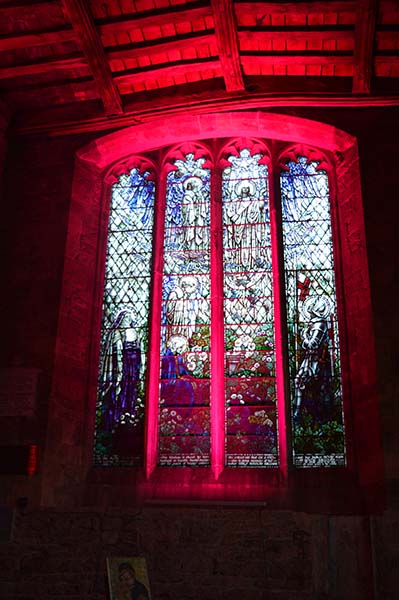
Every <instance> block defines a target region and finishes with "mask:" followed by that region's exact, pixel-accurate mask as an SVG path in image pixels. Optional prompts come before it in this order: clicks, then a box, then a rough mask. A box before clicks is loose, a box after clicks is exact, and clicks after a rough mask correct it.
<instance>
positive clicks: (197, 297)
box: [166, 275, 206, 340]
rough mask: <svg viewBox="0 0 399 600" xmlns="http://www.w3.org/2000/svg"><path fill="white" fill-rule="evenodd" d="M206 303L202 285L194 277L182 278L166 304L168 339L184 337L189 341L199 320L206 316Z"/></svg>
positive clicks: (176, 283)
mask: <svg viewBox="0 0 399 600" xmlns="http://www.w3.org/2000/svg"><path fill="white" fill-rule="evenodd" d="M204 303H206V301H205V300H204V298H202V296H201V291H200V283H199V281H198V278H197V277H195V276H194V275H187V276H182V277H181V278H180V280H178V281H176V282H175V284H174V286H173V287H172V288H171V290H170V292H169V295H168V299H167V303H166V323H167V325H168V336H167V337H168V339H169V338H171V337H172V336H175V335H184V336H185V337H186V339H187V340H189V339H190V338H191V337H192V335H193V333H194V331H195V328H196V324H197V322H198V321H199V319H200V318H201V317H202V316H203V315H204V311H205V310H206V309H205V306H203V304H204Z"/></svg>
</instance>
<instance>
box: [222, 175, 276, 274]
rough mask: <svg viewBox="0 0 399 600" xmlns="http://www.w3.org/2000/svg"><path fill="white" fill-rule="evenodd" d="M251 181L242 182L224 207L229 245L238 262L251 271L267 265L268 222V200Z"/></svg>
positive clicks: (236, 186)
mask: <svg viewBox="0 0 399 600" xmlns="http://www.w3.org/2000/svg"><path fill="white" fill-rule="evenodd" d="M259 191H260V190H257V189H256V185H255V183H254V182H253V181H252V180H249V179H246V180H241V181H239V182H238V183H237V184H236V185H235V187H234V191H233V194H232V196H231V201H230V202H229V201H227V202H226V204H225V222H226V225H227V226H228V227H227V230H226V235H227V245H228V247H229V248H232V249H236V250H237V252H236V257H237V262H238V264H239V265H240V266H242V267H243V268H245V269H248V270H250V271H253V270H255V269H256V268H257V267H258V268H259V267H260V266H263V265H264V264H265V258H266V251H265V245H267V244H268V236H267V231H266V226H265V221H268V214H267V205H266V204H265V199H264V198H263V197H262V195H261V194H259Z"/></svg>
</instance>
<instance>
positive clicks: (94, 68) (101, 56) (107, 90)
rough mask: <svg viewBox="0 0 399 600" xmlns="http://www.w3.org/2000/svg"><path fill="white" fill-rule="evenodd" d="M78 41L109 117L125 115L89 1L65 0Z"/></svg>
mask: <svg viewBox="0 0 399 600" xmlns="http://www.w3.org/2000/svg"><path fill="white" fill-rule="evenodd" d="M63 2H64V6H65V8H66V11H67V13H68V15H69V18H70V21H71V24H72V27H73V29H74V30H75V32H76V37H77V41H78V43H79V44H80V46H81V49H82V51H83V53H84V55H85V57H86V60H87V63H88V65H89V67H90V70H91V73H92V75H93V78H94V80H95V82H96V84H97V86H98V91H99V94H100V97H101V99H102V101H103V104H104V108H105V111H106V113H107V114H108V115H120V114H122V113H123V107H122V100H121V97H120V94H119V91H118V88H117V86H116V84H115V82H114V80H113V79H112V73H111V69H110V66H109V64H108V61H107V58H106V56H105V52H104V48H103V45H102V43H101V40H100V36H99V34H98V31H97V29H96V27H95V25H94V21H93V17H92V15H91V13H90V10H89V7H88V5H87V0H63Z"/></svg>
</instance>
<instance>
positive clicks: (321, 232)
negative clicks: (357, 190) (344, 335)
mask: <svg viewBox="0 0 399 600" xmlns="http://www.w3.org/2000/svg"><path fill="white" fill-rule="evenodd" d="M286 167H287V170H285V171H282V173H281V178H280V181H281V201H282V219H283V243H284V268H285V281H286V297H287V321H288V322H287V325H288V341H289V369H290V382H291V396H292V420H293V451H294V464H295V465H296V466H299V467H322V466H339V465H343V464H345V455H344V430H343V413H342V392H341V366H340V355H339V334H338V324H337V310H336V304H337V303H336V292H335V277H334V262H333V247H332V233H331V217H330V199H329V186H328V177H327V173H326V172H325V171H324V170H322V169H319V168H318V163H317V162H315V161H310V160H308V159H307V158H306V157H304V156H300V157H298V159H297V161H291V162H289V163H287V165H286Z"/></svg>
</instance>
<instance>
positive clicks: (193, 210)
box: [158, 154, 210, 466]
mask: <svg viewBox="0 0 399 600" xmlns="http://www.w3.org/2000/svg"><path fill="white" fill-rule="evenodd" d="M204 163H205V159H204V158H198V159H196V158H195V157H194V155H193V154H187V155H186V156H185V158H184V159H182V160H176V161H175V163H174V169H173V170H172V171H170V173H169V174H168V176H167V185H166V215H165V237H164V244H165V250H164V271H163V280H162V322H161V383H160V400H159V404H160V420H159V454H158V463H159V464H160V465H163V466H209V464H210V276H209V266H210V171H209V169H207V168H205V167H204Z"/></svg>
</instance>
